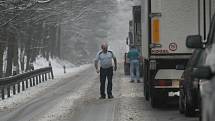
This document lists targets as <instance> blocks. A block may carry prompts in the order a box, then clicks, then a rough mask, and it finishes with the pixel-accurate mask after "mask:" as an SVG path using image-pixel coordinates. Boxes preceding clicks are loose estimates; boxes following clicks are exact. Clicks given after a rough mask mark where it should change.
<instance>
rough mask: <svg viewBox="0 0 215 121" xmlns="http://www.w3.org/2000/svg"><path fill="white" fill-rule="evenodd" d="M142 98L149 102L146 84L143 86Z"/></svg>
mask: <svg viewBox="0 0 215 121" xmlns="http://www.w3.org/2000/svg"><path fill="white" fill-rule="evenodd" d="M144 96H145V99H146V101H149V89H148V88H147V85H146V84H144Z"/></svg>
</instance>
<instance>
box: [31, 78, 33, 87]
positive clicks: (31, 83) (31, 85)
mask: <svg viewBox="0 0 215 121" xmlns="http://www.w3.org/2000/svg"><path fill="white" fill-rule="evenodd" d="M32 86H33V84H32V78H30V87H32Z"/></svg>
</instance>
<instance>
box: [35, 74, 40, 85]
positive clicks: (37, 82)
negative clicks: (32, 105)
mask: <svg viewBox="0 0 215 121" xmlns="http://www.w3.org/2000/svg"><path fill="white" fill-rule="evenodd" d="M34 78H36V85H38V84H39V80H38V78H37V75H36V76H35V77H34Z"/></svg>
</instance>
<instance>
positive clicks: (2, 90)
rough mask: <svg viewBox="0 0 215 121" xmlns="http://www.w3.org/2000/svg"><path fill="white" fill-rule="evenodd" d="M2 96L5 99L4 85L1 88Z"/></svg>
mask: <svg viewBox="0 0 215 121" xmlns="http://www.w3.org/2000/svg"><path fill="white" fill-rule="evenodd" d="M1 97H2V100H4V99H5V95H4V87H2V89H1Z"/></svg>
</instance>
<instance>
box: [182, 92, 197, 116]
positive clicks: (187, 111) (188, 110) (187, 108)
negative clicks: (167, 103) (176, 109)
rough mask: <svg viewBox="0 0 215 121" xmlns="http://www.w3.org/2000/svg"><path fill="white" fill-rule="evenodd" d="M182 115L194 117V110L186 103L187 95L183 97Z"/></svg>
mask: <svg viewBox="0 0 215 121" xmlns="http://www.w3.org/2000/svg"><path fill="white" fill-rule="evenodd" d="M184 113H185V116H188V117H191V116H194V115H195V108H194V106H192V105H191V104H190V103H189V102H188V99H187V95H185V96H184Z"/></svg>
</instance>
